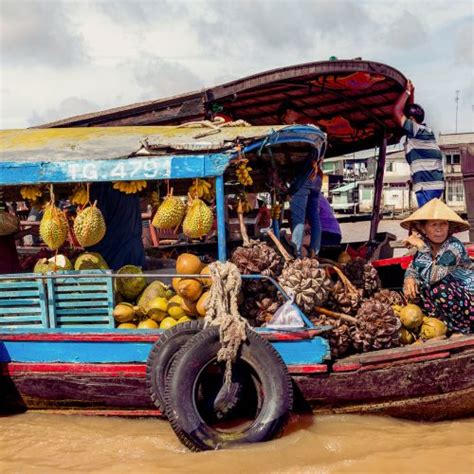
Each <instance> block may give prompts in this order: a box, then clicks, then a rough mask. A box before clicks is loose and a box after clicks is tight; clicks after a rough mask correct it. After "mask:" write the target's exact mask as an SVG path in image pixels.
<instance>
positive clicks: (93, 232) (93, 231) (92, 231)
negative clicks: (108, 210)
mask: <svg viewBox="0 0 474 474" xmlns="http://www.w3.org/2000/svg"><path fill="white" fill-rule="evenodd" d="M105 231H106V226H105V220H104V216H103V215H102V212H101V211H100V209H98V208H97V206H96V204H95V203H94V204H93V205H92V206H89V207H86V208H85V209H82V210H81V211H79V212H78V214H77V216H76V218H75V219H74V234H75V235H76V238H77V241H78V242H79V244H80V245H82V246H83V247H90V246H91V245H95V244H97V243H98V242H100V241H101V240H102V239H103V238H104V235H105Z"/></svg>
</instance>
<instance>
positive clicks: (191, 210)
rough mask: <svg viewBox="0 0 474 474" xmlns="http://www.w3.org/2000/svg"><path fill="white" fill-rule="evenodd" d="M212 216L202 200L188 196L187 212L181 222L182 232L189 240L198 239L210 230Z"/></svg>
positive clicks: (212, 220)
mask: <svg viewBox="0 0 474 474" xmlns="http://www.w3.org/2000/svg"><path fill="white" fill-rule="evenodd" d="M213 222H214V214H213V213H212V210H211V208H210V207H209V206H208V205H207V204H206V203H205V202H204V201H203V200H202V199H194V198H193V197H192V196H188V211H187V212H186V216H185V217H184V221H183V232H184V234H185V235H187V236H188V237H190V238H191V239H200V238H201V237H204V236H205V235H207V234H208V233H209V232H210V230H211V229H212V224H213Z"/></svg>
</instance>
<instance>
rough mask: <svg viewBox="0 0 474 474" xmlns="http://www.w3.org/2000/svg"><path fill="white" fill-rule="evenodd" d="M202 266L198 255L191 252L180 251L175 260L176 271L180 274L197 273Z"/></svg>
mask: <svg viewBox="0 0 474 474" xmlns="http://www.w3.org/2000/svg"><path fill="white" fill-rule="evenodd" d="M202 267H203V264H202V262H201V260H200V259H199V257H197V256H196V255H193V254H192V253H182V254H181V255H180V256H179V257H178V259H177V260H176V273H178V274H181V275H198V274H199V273H200V272H201V270H202Z"/></svg>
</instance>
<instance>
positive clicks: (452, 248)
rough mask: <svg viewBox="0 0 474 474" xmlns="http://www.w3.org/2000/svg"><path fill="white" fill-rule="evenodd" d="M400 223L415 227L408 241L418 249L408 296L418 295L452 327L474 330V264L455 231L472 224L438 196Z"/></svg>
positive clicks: (406, 289) (407, 280)
mask: <svg viewBox="0 0 474 474" xmlns="http://www.w3.org/2000/svg"><path fill="white" fill-rule="evenodd" d="M400 225H401V226H402V227H403V228H404V229H407V230H409V231H413V233H412V234H411V235H410V236H409V237H408V238H407V239H406V240H405V244H406V245H408V246H412V247H415V248H416V250H417V252H416V254H415V256H414V258H413V262H412V263H411V264H410V266H409V267H408V269H407V271H406V273H405V281H404V285H403V291H404V293H405V296H406V297H407V298H408V299H409V300H415V299H417V298H419V299H420V300H421V303H422V305H423V307H424V310H425V311H426V312H427V313H428V314H429V315H430V316H434V317H437V318H439V319H442V320H443V321H444V322H445V323H446V325H447V326H448V328H449V329H450V330H451V331H456V332H463V333H472V332H474V267H473V263H472V262H471V260H470V259H469V255H468V253H467V251H466V248H465V247H464V245H463V244H462V243H461V241H460V240H459V239H457V238H456V237H453V235H452V234H454V233H456V232H463V231H466V230H468V229H469V227H470V226H469V224H468V223H467V222H466V221H464V220H462V219H461V218H460V217H459V216H458V215H457V214H456V213H455V212H454V211H453V210H451V209H450V208H449V207H448V206H447V205H446V204H444V203H443V202H442V201H441V200H439V199H437V198H435V199H432V200H431V201H429V202H428V203H427V204H425V205H424V206H423V207H422V208H420V209H418V210H417V211H415V212H414V213H413V214H412V215H411V216H409V217H407V218H406V219H405V220H403V221H402V222H401V224H400Z"/></svg>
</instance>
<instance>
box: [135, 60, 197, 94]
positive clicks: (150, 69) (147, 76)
mask: <svg viewBox="0 0 474 474" xmlns="http://www.w3.org/2000/svg"><path fill="white" fill-rule="evenodd" d="M128 67H131V69H132V71H133V74H134V76H135V79H136V82H137V85H138V86H139V87H140V88H141V90H142V94H141V97H140V100H148V99H158V98H160V97H167V96H171V95H175V94H182V93H184V92H188V91H192V90H196V89H199V88H202V87H204V84H203V81H202V80H201V79H200V78H199V77H198V76H197V75H196V74H194V73H193V72H192V71H191V70H190V69H189V68H187V67H186V66H184V65H183V64H180V63H178V62H174V61H166V60H163V59H160V58H153V57H146V55H143V56H142V57H140V59H139V60H136V61H134V62H132V63H130V64H129V65H128Z"/></svg>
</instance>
